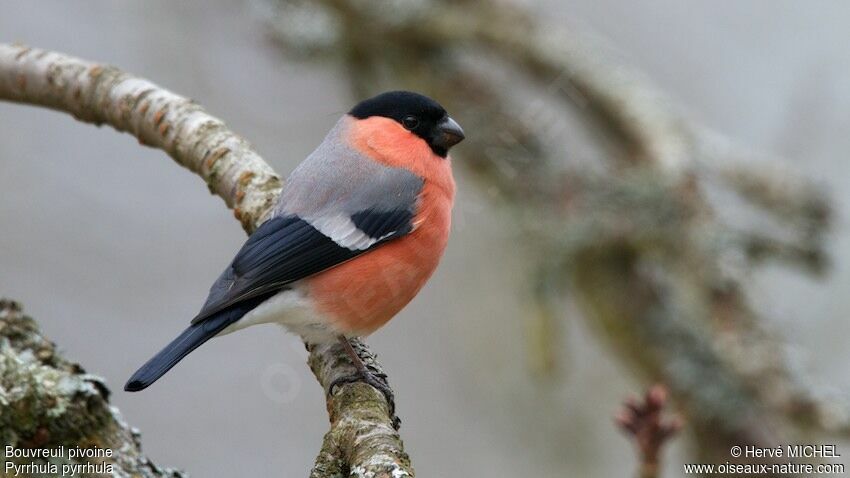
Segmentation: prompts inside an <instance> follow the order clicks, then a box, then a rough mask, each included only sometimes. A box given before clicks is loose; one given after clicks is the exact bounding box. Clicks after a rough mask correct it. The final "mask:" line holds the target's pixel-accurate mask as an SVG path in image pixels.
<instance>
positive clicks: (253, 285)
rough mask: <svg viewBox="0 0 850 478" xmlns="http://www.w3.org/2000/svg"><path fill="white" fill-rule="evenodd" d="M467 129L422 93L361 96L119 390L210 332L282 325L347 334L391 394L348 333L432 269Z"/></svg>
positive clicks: (394, 306) (415, 287)
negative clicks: (193, 306)
mask: <svg viewBox="0 0 850 478" xmlns="http://www.w3.org/2000/svg"><path fill="white" fill-rule="evenodd" d="M464 138H465V136H464V131H463V129H462V128H461V126H460V125H459V124H458V123H457V122H456V121H455V120H454V119H452V117H451V116H449V114H448V113H447V112H446V110H445V109H444V108H443V107H442V106H441V105H440V104H439V103H437V102H436V101H435V100H433V99H431V98H429V97H427V96H425V95H422V94H419V93H415V92H410V91H389V92H385V93H382V94H379V95H377V96H374V97H372V98H369V99H366V100H363V101H361V102H359V103H358V104H357V105H355V106H354V108H352V109H351V110H350V111H349V112H348V113H346V114H343V115H342V117H341V118H340V119H339V120H338V121H337V123H336V124H335V125H334V126H333V127H332V128H331V130H330V132H328V134H327V136H326V137H325V138H324V140H323V141H322V142H321V143H320V144H319V146H318V147H317V148H316V149H315V150H314V151H313V152H312V153H311V154H310V155H308V156H307V158H306V159H304V160H303V161H302V162H301V164H299V165H298V166H297V167H296V168H295V169H294V170H293V171H292V173H291V174H290V176H289V177H288V178H287V180H286V181H285V182H284V188H283V190H282V192H281V194H280V196H279V198H278V199H277V202H276V204H275V205H274V207H273V209H272V213H271V214H270V216H269V218H268V219H267V220H266V221H265V222H263V223H262V224H261V225H260V226H259V227H258V228H257V229H256V230H255V231H254V232H253V233H252V234H251V235H250V236H249V237H248V240H247V241H246V242H245V243H244V245H243V246H242V248H241V249H239V251H238V252H237V253H236V255H235V257H234V258H233V260H232V261H231V262H230V264H229V265H228V266H227V267H226V268H225V269H224V271H223V272H222V273H221V275H220V276H219V277H218V279H217V280H216V281H215V282H214V283H213V285H212V287H211V288H210V291H209V295H208V296H207V299H206V301H205V302H204V304H203V306H202V307H201V310H200V312H198V314H197V315H196V316H195V317H194V318H193V319H192V320H191V322H190V324H189V326H188V328H186V329H185V330H184V331H183V332H182V333H180V334H179V335H178V336H177V337H176V338H175V339H174V340H173V341H171V342H170V343H169V344H168V345H166V346H165V348H163V349H162V350H161V351H160V352H159V353H157V354H156V355H155V356H154V357H153V358H151V359H150V360H148V361H147V362H146V363H145V364H144V365H142V367H140V368H139V369H138V371H136V372H135V373H134V374H133V375H132V376H131V377H130V379H129V380H128V381H127V383H126V385H125V386H124V390H126V391H129V392H136V391H140V390H143V389H145V388H147V387H148V386H150V385H151V384H152V383H154V382H155V381H156V380H158V379H159V378H160V377H162V376H163V375H164V374H165V373H166V372H168V371H169V370H171V368H172V367H174V366H175V365H176V364H177V363H178V362H179V361H180V360H182V359H183V358H184V357H186V356H187V355H188V354H189V353H191V352H192V351H193V350H195V349H196V348H197V347H199V346H201V345H202V344H204V343H205V342H207V341H208V340H210V339H211V338H213V337H216V336H221V335H226V334H229V333H232V332H235V331H237V330H240V329H243V328H245V327H248V326H253V325H257V324H264V323H277V324H281V325H283V326H284V328H286V329H288V330H289V331H290V332H292V333H295V334H297V335H300V336H301V338H302V339H303V340H304V342H305V343H307V344H308V346H309V344H321V343H332V342H334V341H340V342H342V345H343V347H344V349H345V351H346V353H347V354H348V356H349V357H350V359H351V360H352V362H353V363H354V365H355V367H356V370H357V372H358V374H359V378H360V379H363V380H364V381H366V382H367V383H369V384H371V385H373V386H375V387H376V388H378V389H379V390H380V391H381V392H383V393H384V394H385V395H386V396H387V399H388V401H389V402H392V395H391V394H392V392H391V390H389V387H388V385H386V382H385V381H383V380H380V379H379V378H378V377H375V375H374V374H372V372H371V371H370V370H369V369H368V367H366V366H365V365H364V363H363V361H362V360H361V359H360V357H359V355H358V354H357V352H356V351H355V350H354V348H353V347H352V345H351V343H350V342H349V339H351V338H354V337H365V336H368V335H369V334H371V333H372V332H374V331H375V330H377V329H378V328H380V327H381V326H383V325H384V324H386V323H387V322H388V321H389V320H390V319H392V318H393V317H394V316H395V315H396V314H397V313H398V312H399V311H400V310H401V309H402V308H403V307H404V306H405V305H407V304H408V303H409V302H410V301H411V300H412V299H413V298H414V297H415V296H416V295H417V293H418V292H419V291H420V289H421V288H422V287H423V286H424V284H425V283H426V281H427V280H428V279H429V278H430V276H431V275H432V273H433V272H434V270H435V269H436V268H437V265H438V263H439V261H440V258H441V257H442V255H443V251H444V250H445V248H446V245H447V242H448V238H449V232H450V228H451V211H452V207H453V204H454V197H455V181H454V177H453V175H452V168H451V158H450V156H449V150H450V149H451V148H452V147H453V146H455V145H456V144H457V143H459V142H461V141H462V140H463V139H464ZM355 379H357V377H355ZM345 381H352V380H349V379H345ZM330 389H331V390H332V389H333V386H331V387H330Z"/></svg>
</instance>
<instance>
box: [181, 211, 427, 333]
mask: <svg viewBox="0 0 850 478" xmlns="http://www.w3.org/2000/svg"><path fill="white" fill-rule="evenodd" d="M412 219H413V212H412V211H410V210H409V209H398V210H392V211H375V210H366V211H360V212H358V213H356V214H353V215H351V221H352V223H353V224H354V226H355V227H356V228H357V229H358V231H359V232H362V233H364V234H366V235H367V236H368V237H371V238H374V239H375V243H374V244H372V245H371V246H370V247H368V248H365V249H350V248H347V247H343V246H341V245H339V244H338V243H337V242H335V241H334V238H331V237H328V236H326V235H325V234H323V233H322V232H320V231H319V230H318V229H316V228H315V227H313V226H312V225H311V224H310V222H308V221H307V220H304V219H302V218H300V217H298V216H297V215H289V216H282V217H275V218H272V219H269V220H268V221H266V222H265V223H263V224H262V225H261V226H260V227H259V228H258V229H257V230H256V231H255V232H254V233H253V234H252V235H251V237H250V238H248V241H247V242H246V243H245V245H243V246H242V249H240V250H239V252H238V253H237V254H236V257H235V258H234V259H233V262H232V263H231V264H230V266H229V267H228V268H227V269H226V270H225V271H224V272H223V273H222V274H221V276H220V277H219V278H218V280H216V282H215V283H214V284H213V286H212V288H210V294H209V296H208V297H207V301H206V303H205V304H204V306H203V307H202V308H201V311H200V312H199V313H198V315H197V316H196V317H195V318H194V319H192V323H193V324H194V323H197V322H200V321H202V320H204V319H207V318H209V317H210V316H212V315H214V314H216V313H217V312H220V311H222V310H224V309H226V308H228V307H230V306H232V305H234V304H237V303H240V302H242V301H245V300H248V299H250V298H253V297H257V296H260V295H264V294H268V293H271V292H275V291H278V290H280V289H283V288H284V287H285V286H286V285H287V284H290V283H292V282H295V281H297V280H299V279H303V278H305V277H308V276H311V275H313V274H316V273H319V272H321V271H323V270H325V269H329V268H331V267H333V266H336V265H338V264H341V263H343V262H345V261H347V260H349V259H352V258H354V257H356V256H358V255H360V254H363V253H364V252H367V251H369V250H371V249H374V248H375V247H378V246H379V245H380V244H382V243H384V242H386V241H389V240H392V239H395V238H398V237H401V236H404V235H406V234H408V233H409V232H410V231H412V230H413V226H412V222H411V221H412Z"/></svg>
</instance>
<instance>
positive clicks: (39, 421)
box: [0, 299, 185, 478]
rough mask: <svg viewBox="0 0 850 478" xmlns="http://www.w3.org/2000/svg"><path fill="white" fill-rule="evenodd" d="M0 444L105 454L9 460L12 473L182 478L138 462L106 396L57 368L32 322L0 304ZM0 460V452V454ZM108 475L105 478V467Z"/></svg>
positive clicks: (71, 366)
mask: <svg viewBox="0 0 850 478" xmlns="http://www.w3.org/2000/svg"><path fill="white" fill-rule="evenodd" d="M0 442H2V443H3V444H4V445H6V446H12V447H14V448H16V449H18V448H42V449H45V448H48V449H57V448H58V447H60V446H64V447H66V448H70V447H82V448H93V447H97V448H99V449H110V450H113V452H114V453H115V456H114V457H113V458H112V459H76V460H74V459H70V456H69V455H68V454H67V453H65V454H63V455H62V456H58V457H52V458H49V459H32V458H24V457H20V458H10V457H6V461H7V462H8V461H11V462H13V463H14V464H15V466H18V467H25V466H28V465H33V464H35V465H36V466H40V467H49V466H51V465H53V466H57V467H59V470H61V469H62V466H63V465H70V464H74V465H86V464H89V463H91V464H92V465H96V466H100V467H101V468H100V469H99V470H98V472H96V473H91V474H92V475H94V474H99V475H107V474H108V475H109V476H114V477H121V478H130V477H140V478H182V477H184V476H185V475H183V474H182V473H181V472H179V471H177V470H172V469H170V468H160V467H159V466H157V465H156V464H154V463H153V462H152V461H150V460H149V459H148V458H147V457H146V456H144V455H143V454H142V450H141V437H140V435H139V432H138V430H136V429H135V428H130V426H129V425H127V424H126V423H125V422H124V420H123V418H122V417H121V413H120V412H119V411H118V409H117V408H115V407H113V406H110V405H109V389H108V388H107V387H106V384H105V383H104V382H103V379H101V378H100V377H97V376H94V375H90V374H87V373H86V372H85V370H83V368H82V367H80V366H79V365H78V364H76V363H72V362H69V361H67V360H65V359H64V358H63V357H62V356H61V355H60V354H59V353H58V352H57V350H56V345H55V344H54V343H53V342H51V341H49V340H48V339H47V338H45V337H44V336H43V335H42V334H41V331H40V330H39V328H38V325H37V324H36V323H35V321H34V320H33V319H31V318H30V317H27V316H25V315H24V314H23V312H22V310H21V306H20V305H19V304H17V303H16V302H13V301H10V300H6V299H0ZM4 454H5V452H4ZM107 465H108V466H110V467H112V472H111V473H110V472H107V471H106V468H105V467H106V466H107ZM7 467H8V465H6V464H5V463H4V470H3V471H4V474H3V476H16V474H17V476H48V475H55V476H58V475H59V474H60V473H59V472H57V473H51V472H44V470H45V469H47V468H35V469H32V470H29V471H27V469H26V468H19V469H9V468H7Z"/></svg>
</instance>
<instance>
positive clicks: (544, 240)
mask: <svg viewBox="0 0 850 478" xmlns="http://www.w3.org/2000/svg"><path fill="white" fill-rule="evenodd" d="M263 6H264V7H263V15H264V16H265V18H266V20H267V24H268V25H269V27H270V32H271V37H272V38H273V40H274V41H275V42H276V43H277V44H278V45H280V46H281V47H282V48H283V49H284V50H285V51H286V52H287V53H288V54H290V55H293V54H294V55H297V56H299V57H301V58H307V59H323V60H330V61H333V62H337V63H338V64H340V65H341V66H342V67H343V68H344V69H345V76H346V78H348V79H349V81H350V87H351V90H352V94H353V96H354V97H357V98H362V97H366V96H369V95H372V94H374V93H376V92H379V91H382V90H385V89H398V88H406V89H414V90H421V91H423V92H426V93H428V94H430V95H432V96H434V97H435V98H439V99H440V101H441V102H443V103H444V104H445V106H446V107H447V109H448V110H449V111H451V112H452V114H453V115H454V116H456V117H457V118H458V120H459V121H460V122H461V123H462V124H463V125H464V127H465V129H466V130H467V131H468V132H469V135H468V136H469V139H468V141H467V142H466V143H465V144H464V145H463V147H461V148H459V150H458V152H457V153H456V158H457V160H456V165H457V166H458V167H462V168H467V169H468V170H469V171H470V172H471V173H472V174H473V176H474V177H475V178H476V180H477V182H478V184H479V186H480V187H481V188H482V189H484V190H485V191H487V192H489V193H491V194H492V195H493V196H494V197H496V198H497V199H496V200H497V201H498V202H499V203H500V204H502V205H503V206H504V207H505V208H506V209H507V210H508V211H510V212H511V215H512V219H511V221H512V222H513V223H514V224H517V225H518V228H517V231H516V233H517V235H518V236H520V237H522V239H523V240H524V241H525V242H526V243H528V244H531V245H532V246H533V247H529V249H530V250H531V251H533V255H534V257H536V261H537V266H536V267H534V268H533V269H534V273H533V276H532V277H531V278H530V279H529V280H528V281H527V282H528V283H529V284H532V288H533V289H534V290H532V291H531V294H532V295H533V296H534V297H536V298H537V299H538V300H539V301H542V302H543V303H542V304H541V305H540V310H544V311H552V310H562V309H560V305H559V304H558V303H557V301H558V300H560V299H561V298H563V297H567V298H569V300H571V301H573V302H575V303H576V304H577V305H578V306H579V310H580V311H581V312H582V315H583V316H584V317H585V319H586V320H587V321H588V323H589V324H590V326H591V327H592V329H593V330H594V331H595V333H596V334H597V335H598V337H599V338H600V340H602V341H603V342H605V343H607V344H609V346H610V347H609V348H610V350H611V351H612V352H613V353H615V354H616V355H617V356H619V357H620V358H621V360H622V363H623V364H624V366H626V367H627V368H629V369H630V370H631V371H632V372H633V373H634V375H635V376H636V377H638V378H640V379H641V380H643V381H645V382H647V383H650V382H656V381H658V382H662V383H664V384H666V386H667V387H669V390H670V392H671V395H672V398H673V399H674V401H675V402H676V403H677V405H678V406H680V407H681V408H682V409H683V410H684V411H685V414H686V415H687V422H688V424H689V425H690V426H689V427H688V428H689V430H690V438H691V440H692V441H693V442H694V443H695V445H696V446H695V449H696V452H697V453H698V454H699V455H702V457H703V458H705V459H708V458H715V459H718V458H722V459H726V458H728V447H729V445H731V444H736V443H751V444H758V445H763V446H767V445H775V444H778V443H784V442H787V441H788V440H792V439H796V438H801V437H803V436H806V435H805V434H806V433H808V432H817V433H834V434H840V435H842V436H847V435H848V432H850V422H848V418H850V416H848V413H847V408H846V405H845V402H844V401H843V400H838V399H836V397H829V398H826V397H824V396H823V395H822V394H821V393H819V392H818V391H817V390H815V389H813V387H812V385H811V384H809V383H807V382H806V380H804V379H803V377H802V375H801V374H800V373H799V371H798V370H797V369H796V368H795V367H794V366H792V364H791V363H790V362H789V358H788V354H787V353H786V347H785V344H784V340H783V338H782V337H780V336H779V335H778V334H777V333H776V332H775V331H774V330H772V328H771V326H770V325H769V322H768V321H767V320H766V318H765V317H764V313H763V312H762V311H759V310H754V309H753V307H752V306H751V305H750V303H749V301H748V299H747V292H748V291H747V284H748V279H749V277H750V274H751V273H752V271H753V270H755V268H756V267H757V266H759V265H761V264H764V263H769V262H773V263H777V264H783V265H786V266H789V267H791V268H794V269H795V270H798V271H800V272H802V273H805V274H811V275H814V276H819V275H821V274H823V272H824V271H825V269H826V267H827V264H828V258H827V257H826V253H825V250H824V241H825V234H826V232H827V230H828V227H829V225H830V220H831V210H830V206H829V200H828V198H827V197H826V196H825V195H824V193H823V191H821V190H820V189H818V188H817V187H816V186H814V185H812V184H810V183H809V182H808V181H806V180H804V179H800V178H798V177H797V176H796V175H795V174H794V173H792V172H788V171H781V170H778V169H774V168H773V167H772V166H770V165H766V164H763V163H761V164H759V165H758V166H753V165H752V164H751V161H750V159H752V158H754V157H755V155H753V154H751V153H748V152H747V151H746V150H744V149H743V148H740V147H737V146H735V145H734V144H733V143H732V142H731V141H730V140H727V139H725V138H723V137H722V136H721V135H719V134H717V133H715V132H713V131H710V130H708V129H707V128H705V127H703V126H701V125H699V124H697V123H695V122H694V121H692V120H690V119H689V118H687V117H686V116H685V115H683V114H681V113H679V112H678V111H677V109H676V108H675V107H673V106H672V102H671V101H670V100H669V99H668V98H666V97H665V95H664V94H662V93H661V92H660V91H659V89H658V88H656V87H654V86H653V85H652V83H651V82H650V81H649V80H648V79H647V78H645V77H643V76H642V75H640V74H638V73H636V72H634V71H632V70H630V69H629V68H627V67H624V66H622V65H619V64H615V63H613V62H611V61H607V60H606V59H605V55H604V54H603V53H602V49H601V48H598V47H597V46H595V45H594V44H593V42H591V41H590V40H589V39H588V38H585V37H582V36H581V35H579V34H577V33H575V32H573V31H570V30H569V29H567V28H565V27H562V26H560V25H553V24H549V23H547V22H546V21H544V20H541V19H538V18H535V17H534V16H533V15H531V14H529V13H527V12H526V11H525V10H524V9H523V8H521V7H519V6H517V5H515V4H513V3H509V2H506V1H498V0H464V1H448V0H419V1H410V2H409V1H393V2H385V1H379V0H358V1H350V2H349V1H343V0H322V1H316V2H312V1H310V2H308V1H302V0H268V1H266V2H264V3H263ZM577 131H578V132H581V133H579V134H584V135H585V137H590V138H592V139H593V140H594V143H595V145H596V147H595V149H593V150H592V151H590V152H585V151H576V150H575V149H574V147H573V145H574V142H572V140H573V139H574V138H575V137H576V135H577V133H576V132H577ZM553 284H555V285H554V286H553ZM553 288H554V289H556V291H553ZM547 302H548V303H547ZM561 315H563V314H561ZM527 319H528V320H531V321H535V324H534V325H533V326H530V327H528V328H527V330H531V331H534V332H533V333H534V335H533V337H532V339H531V340H530V342H529V343H533V344H534V347H533V349H531V350H529V354H531V355H537V357H536V358H533V359H532V360H531V362H532V363H535V364H538V366H540V367H542V368H544V369H545V368H546V367H547V366H551V364H552V363H554V362H553V358H552V350H553V348H554V347H553V345H552V343H551V342H549V341H556V340H557V334H556V333H555V332H556V331H557V326H556V321H553V320H551V319H552V314H551V313H529V314H528V317H527ZM541 353H542V354H545V355H546V356H543V357H541V356H539V354H541ZM540 364H542V365H540ZM546 364H549V365H546Z"/></svg>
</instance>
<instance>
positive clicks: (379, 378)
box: [328, 335, 401, 429]
mask: <svg viewBox="0 0 850 478" xmlns="http://www.w3.org/2000/svg"><path fill="white" fill-rule="evenodd" d="M339 342H340V343H341V344H342V348H343V350H345V353H346V354H347V355H348V357H349V358H350V359H351V363H352V364H353V365H354V368H356V369H357V373H355V374H353V375H349V376H345V377H339V378H337V379H336V380H334V381H333V383H331V386H330V387H328V390H329V393H331V394H332V393H333V391H334V388H336V386H338V385H341V384H343V383H353V382H361V381H362V382H366V383H368V384H369V385H371V386H373V387H375V388H376V389H378V391H380V392H381V393H382V394H384V398H386V399H387V404H388V405H389V409H390V410H389V411H390V416H391V417H392V419H393V425H394V426H395V428H396V429H398V427H399V425H400V423H401V421H400V420H399V418H398V417H396V416H395V395H394V394H393V391H392V389H391V388H390V385H389V383H387V376H386V375H384V374H379V373H375V372H373V371H372V370H371V369H370V368H369V366H368V365H366V364H365V363H363V359H361V358H360V355H358V354H357V351H356V350H354V347H353V346H352V345H351V342H349V341H348V338H346V337H345V336H344V335H340V336H339Z"/></svg>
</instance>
